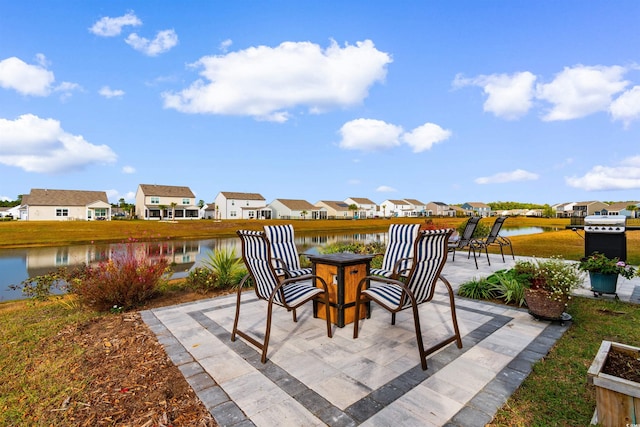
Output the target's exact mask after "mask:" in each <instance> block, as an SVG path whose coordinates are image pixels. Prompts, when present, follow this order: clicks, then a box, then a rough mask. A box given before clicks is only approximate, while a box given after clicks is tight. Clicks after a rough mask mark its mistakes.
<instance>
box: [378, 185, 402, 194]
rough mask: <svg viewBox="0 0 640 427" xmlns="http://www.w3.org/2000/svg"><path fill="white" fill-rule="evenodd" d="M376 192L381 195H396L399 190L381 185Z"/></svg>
mask: <svg viewBox="0 0 640 427" xmlns="http://www.w3.org/2000/svg"><path fill="white" fill-rule="evenodd" d="M376 191H377V192H379V193H395V192H396V191H398V190H396V189H395V188H393V187H389V186H388V185H381V186H380V187H378V188H376Z"/></svg>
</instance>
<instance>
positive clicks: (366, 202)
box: [349, 197, 375, 205]
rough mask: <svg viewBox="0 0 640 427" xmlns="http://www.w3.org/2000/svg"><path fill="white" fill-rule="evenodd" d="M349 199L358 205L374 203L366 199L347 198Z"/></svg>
mask: <svg viewBox="0 0 640 427" xmlns="http://www.w3.org/2000/svg"><path fill="white" fill-rule="evenodd" d="M349 198H350V199H351V200H353V201H354V202H356V203H358V204H360V205H375V203H374V202H372V201H371V200H369V199H367V198H366V197H349Z"/></svg>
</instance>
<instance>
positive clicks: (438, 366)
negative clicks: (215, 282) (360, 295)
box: [142, 254, 640, 427]
mask: <svg viewBox="0 0 640 427" xmlns="http://www.w3.org/2000/svg"><path fill="white" fill-rule="evenodd" d="M491 261H492V262H491V266H489V265H488V264H487V262H486V258H479V259H478V264H479V267H480V268H479V269H476V268H475V264H474V262H473V259H470V260H468V259H466V257H465V256H462V254H459V256H458V257H456V261H455V262H451V261H449V262H448V263H447V264H446V266H445V269H444V272H443V274H444V276H446V277H447V279H448V280H449V281H450V282H451V284H452V286H453V287H454V289H457V287H458V286H459V285H460V284H461V283H463V282H465V281H468V280H470V279H471V278H473V277H476V278H478V277H486V276H487V275H489V274H490V273H491V272H493V271H495V270H499V269H504V268H509V267H511V266H512V265H513V263H514V261H513V260H512V259H511V258H507V260H506V261H507V262H506V263H503V262H502V259H501V258H500V257H499V256H495V255H492V256H491ZM639 284H640V279H634V280H631V281H630V280H624V279H621V280H620V282H619V284H618V297H619V298H620V299H622V300H627V301H630V300H633V299H634V298H635V299H636V300H638V301H640V290H638V289H640V286H638V285H639ZM438 292H439V294H438V295H437V296H436V298H434V302H432V303H429V304H423V305H422V306H421V307H420V313H421V324H422V329H423V337H424V340H425V344H426V345H429V342H430V341H433V340H434V339H437V338H438V337H439V336H441V335H444V334H447V333H449V331H450V330H451V329H450V328H451V325H450V309H449V306H448V300H447V298H445V293H444V291H443V288H442V287H440V289H439V291H438ZM577 293H578V294H580V295H584V296H591V297H593V295H592V292H590V291H589V289H588V287H587V286H586V285H585V286H584V287H583V289H580V290H578V291H577ZM610 297H612V296H602V297H601V298H610ZM456 311H457V315H458V322H459V325H460V330H461V334H462V337H463V348H462V349H458V348H457V347H456V346H455V344H451V345H449V346H447V347H445V348H444V349H442V350H440V351H439V352H437V353H435V354H433V355H431V356H430V357H429V358H428V360H427V362H428V366H429V367H428V369H427V371H422V369H421V368H420V362H419V356H418V350H417V347H416V345H415V332H414V330H413V318H412V316H411V313H410V312H409V311H404V312H401V313H399V314H398V315H397V321H396V325H395V326H393V325H391V324H390V316H389V314H388V313H387V312H386V311H384V310H382V309H380V308H378V307H375V305H373V310H372V314H371V318H369V319H365V320H363V321H362V322H361V327H360V334H359V338H358V339H356V340H354V339H353V338H352V334H353V325H346V326H345V327H344V328H337V327H334V337H333V338H332V339H330V338H328V337H327V336H326V328H325V327H324V325H325V324H324V321H323V320H320V319H315V318H313V316H312V310H311V305H309V306H308V307H304V308H302V309H299V310H298V322H297V323H294V322H292V320H291V314H290V313H287V312H286V311H285V310H282V309H275V310H274V318H273V325H272V333H271V340H270V345H269V352H268V354H267V357H268V361H267V363H266V364H262V363H260V355H259V353H258V351H257V349H256V348H255V347H253V346H252V345H250V344H248V343H246V342H244V341H243V340H242V339H241V338H238V339H237V340H236V341H235V342H231V340H230V334H231V329H232V326H233V318H234V313H235V296H234V295H229V296H223V297H218V298H215V299H210V300H204V301H198V302H194V303H187V304H181V305H177V306H172V307H165V308H159V309H154V310H151V311H145V312H143V313H142V318H143V320H144V321H145V322H146V323H147V324H148V325H149V327H150V328H151V330H152V331H153V332H154V333H155V334H156V335H157V336H158V340H159V341H160V343H161V344H162V345H163V346H164V347H165V349H166V351H167V353H168V355H169V357H170V358H171V360H172V361H173V362H174V363H175V364H176V365H177V366H178V367H179V368H180V370H181V372H182V373H183V374H184V376H185V378H186V380H187V381H188V382H189V384H190V385H191V387H192V388H193V389H194V391H195V392H196V393H197V395H198V397H199V398H200V399H201V400H202V401H203V403H204V404H205V406H206V407H207V409H208V410H209V411H210V412H211V414H212V415H213V416H214V418H215V419H216V421H217V422H218V424H220V425H221V426H258V427H260V426H268V427H271V426H273V425H278V426H285V427H286V426H301V425H304V426H323V425H329V426H357V425H363V426H379V425H403V426H405V425H406V426H412V425H415V426H425V425H426V426H429V425H433V426H442V425H446V426H465V427H468V426H475V425H477V426H484V425H485V424H486V423H487V422H490V421H491V419H492V418H493V416H494V414H495V412H496V411H497V410H498V409H499V408H500V407H501V406H502V405H503V404H504V402H505V401H506V400H507V399H508V397H509V396H510V395H511V393H513V391H515V390H516V389H517V388H518V387H519V385H520V384H521V383H522V381H523V380H524V379H525V378H526V376H527V375H528V374H529V373H530V372H531V366H532V364H533V363H535V362H536V361H538V360H540V359H541V358H542V357H544V355H546V354H547V352H548V351H549V349H550V348H551V346H552V345H553V344H554V343H555V342H556V340H557V339H558V338H560V337H561V336H562V334H563V333H564V331H566V329H567V328H568V326H569V324H570V322H565V323H564V324H560V323H557V322H545V321H537V320H535V319H534V318H533V317H532V316H530V315H529V314H528V313H527V311H526V310H524V309H516V308H512V307H507V306H502V305H495V304H491V303H487V302H481V301H473V300H467V299H464V298H460V297H457V298H456ZM265 312H266V304H265V303H264V302H263V301H258V300H257V298H256V297H255V295H253V293H246V294H244V295H243V305H242V310H241V317H240V327H241V328H242V329H245V330H249V331H251V332H252V333H253V334H254V335H256V336H263V334H264V321H263V318H264V315H265Z"/></svg>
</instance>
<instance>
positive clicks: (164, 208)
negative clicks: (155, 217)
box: [158, 205, 167, 221]
mask: <svg viewBox="0 0 640 427" xmlns="http://www.w3.org/2000/svg"><path fill="white" fill-rule="evenodd" d="M158 208H160V221H162V216H163V215H162V214H163V213H164V211H165V210H166V209H167V205H158Z"/></svg>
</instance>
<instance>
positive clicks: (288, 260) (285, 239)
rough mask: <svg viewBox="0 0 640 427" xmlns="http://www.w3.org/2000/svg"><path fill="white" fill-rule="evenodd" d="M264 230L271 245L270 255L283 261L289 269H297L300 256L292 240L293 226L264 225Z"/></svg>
mask: <svg viewBox="0 0 640 427" xmlns="http://www.w3.org/2000/svg"><path fill="white" fill-rule="evenodd" d="M264 232H265V235H266V236H267V239H269V244H270V245H271V255H272V256H273V257H274V258H280V259H281V260H282V261H284V263H285V265H286V266H287V268H288V269H289V270H299V269H300V257H299V256H298V250H297V249H296V244H295V242H294V240H293V226H292V225H291V224H285V225H265V226H264Z"/></svg>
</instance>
